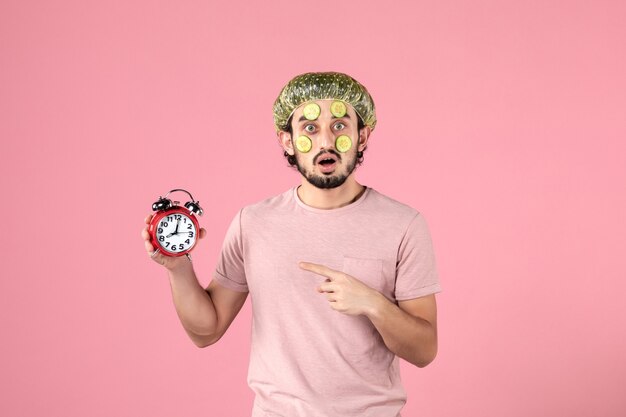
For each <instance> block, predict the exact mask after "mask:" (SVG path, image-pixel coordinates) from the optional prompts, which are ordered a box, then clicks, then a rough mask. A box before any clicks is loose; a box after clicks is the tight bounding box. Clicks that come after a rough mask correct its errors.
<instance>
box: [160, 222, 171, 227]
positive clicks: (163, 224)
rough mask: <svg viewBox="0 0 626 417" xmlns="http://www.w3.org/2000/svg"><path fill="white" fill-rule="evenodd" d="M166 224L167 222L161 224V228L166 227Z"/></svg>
mask: <svg viewBox="0 0 626 417" xmlns="http://www.w3.org/2000/svg"><path fill="white" fill-rule="evenodd" d="M168 224H169V223H168V222H161V227H167V225H168Z"/></svg>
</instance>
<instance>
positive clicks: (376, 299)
mask: <svg viewBox="0 0 626 417" xmlns="http://www.w3.org/2000/svg"><path fill="white" fill-rule="evenodd" d="M389 304H391V301H389V300H388V299H387V297H385V296H384V295H383V294H382V293H380V292H379V291H376V290H372V296H371V302H370V305H369V308H368V309H367V311H366V312H365V315H366V316H367V317H369V319H370V320H374V319H377V318H380V317H381V316H382V314H383V311H384V309H385V308H387V307H389Z"/></svg>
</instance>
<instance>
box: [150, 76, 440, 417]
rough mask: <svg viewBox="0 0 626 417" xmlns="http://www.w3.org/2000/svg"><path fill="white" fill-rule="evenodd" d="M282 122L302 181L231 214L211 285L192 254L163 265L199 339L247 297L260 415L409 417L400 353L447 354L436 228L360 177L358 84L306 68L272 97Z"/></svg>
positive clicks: (368, 118) (367, 106)
mask: <svg viewBox="0 0 626 417" xmlns="http://www.w3.org/2000/svg"><path fill="white" fill-rule="evenodd" d="M274 121H275V125H276V129H277V136H278V140H279V143H280V145H281V146H282V148H283V150H284V155H285V156H286V157H287V159H288V161H289V163H290V164H292V165H294V166H295V167H296V168H297V169H298V171H299V172H300V173H301V175H302V182H301V184H300V185H299V186H294V187H293V188H291V189H289V190H287V191H285V192H284V193H282V194H279V195H277V196H274V197H271V198H268V199H266V200H264V201H261V202H258V203H255V204H251V205H248V206H246V207H244V208H242V209H241V210H240V211H239V212H238V213H237V214H236V215H235V217H234V219H233V220H232V222H231V224H230V227H229V228H228V231H227V233H226V237H225V240H224V243H223V247H222V252H221V257H220V260H219V262H218V265H217V268H216V270H215V272H214V274H213V278H214V279H213V280H212V282H211V283H210V284H209V286H208V287H207V288H206V290H203V289H202V287H201V286H200V285H199V283H198V280H197V278H196V276H195V274H194V271H193V267H192V264H191V262H189V260H188V259H187V258H184V257H181V258H166V257H163V256H162V255H160V254H157V255H156V256H153V259H154V260H155V261H157V262H159V263H160V264H162V265H164V266H165V267H166V268H167V269H168V271H169V276H170V283H171V287H172V293H173V298H174V303H175V306H176V310H177V312H178V315H179V317H180V319H181V322H182V324H183V326H184V328H185V330H186V331H187V333H188V334H189V336H190V338H191V339H192V340H193V341H194V343H196V345H198V346H200V347H205V346H209V345H211V344H213V343H215V342H217V341H218V340H219V339H220V338H221V337H222V336H223V335H224V333H225V332H226V330H227V329H228V327H229V326H230V324H231V323H232V321H233V320H234V318H235V316H236V315H237V313H238V312H239V310H240V309H241V307H242V306H243V304H244V302H245V300H246V297H247V295H248V293H250V294H251V296H252V312H253V320H252V347H251V356H250V367H249V373H248V384H249V386H250V388H251V389H252V390H253V391H254V392H255V394H256V397H255V401H254V406H253V411H252V415H253V417H262V416H284V417H296V416H298V417H313V416H315V417H317V416H328V417H336V416H342V417H347V416H360V417H363V416H376V417H399V416H400V410H401V409H402V407H403V406H404V404H405V402H406V392H405V390H404V388H403V386H402V383H401V380H400V374H399V363H398V357H401V358H403V359H405V360H407V361H408V362H410V363H412V364H414V365H416V366H418V367H420V368H421V367H424V366H426V365H428V364H429V363H430V362H431V361H432V360H433V359H434V358H435V356H436V353H437V317H436V315H437V314H436V302H435V295H434V294H435V293H438V292H440V291H441V287H440V284H439V279H438V274H437V270H436V265H435V258H434V254H433V249H432V243H431V238H430V234H429V231H428V227H427V224H426V222H425V220H424V218H423V216H422V215H420V214H419V212H418V211H417V210H415V209H413V208H411V207H409V206H407V205H405V204H402V203H400V202H398V201H396V200H393V199H391V198H389V197H386V196H384V195H383V194H381V193H379V192H378V191H376V190H374V189H372V188H370V187H367V186H364V185H361V184H359V183H358V182H357V181H356V178H355V176H354V171H355V168H356V166H357V165H358V164H359V163H360V161H361V158H362V157H363V151H365V149H366V146H367V141H368V139H369V136H370V133H371V132H372V131H373V130H374V127H375V125H376V115H375V107H374V102H373V100H372V98H371V96H370V94H369V93H368V92H367V90H366V89H365V87H363V86H362V85H361V84H359V83H358V82H357V81H356V80H354V79H353V78H351V77H349V76H348V75H345V74H341V73H334V72H333V73H306V74H302V75H299V76H297V77H295V78H294V79H292V80H291V81H290V82H289V83H288V84H287V85H286V86H285V87H284V88H283V89H282V91H281V93H280V95H279V97H278V98H277V99H276V102H275V103H274ZM149 221H150V217H148V218H147V219H146V223H148V222H149ZM205 234H206V232H205V231H204V230H201V234H200V237H201V238H202V237H204V235H205ZM143 236H144V239H146V250H147V251H148V253H149V254H153V250H154V248H152V246H151V245H150V243H149V241H148V236H147V230H146V229H144V231H143Z"/></svg>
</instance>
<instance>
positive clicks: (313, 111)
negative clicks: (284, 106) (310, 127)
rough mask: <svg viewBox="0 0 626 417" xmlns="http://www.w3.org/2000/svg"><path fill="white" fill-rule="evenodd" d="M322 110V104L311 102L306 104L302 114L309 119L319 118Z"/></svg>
mask: <svg viewBox="0 0 626 417" xmlns="http://www.w3.org/2000/svg"><path fill="white" fill-rule="evenodd" d="M320 112H321V110H320V106H318V105H317V103H309V104H307V105H306V106H304V109H303V110H302V114H303V115H304V117H306V118H307V120H315V119H317V118H318V117H319V116H320Z"/></svg>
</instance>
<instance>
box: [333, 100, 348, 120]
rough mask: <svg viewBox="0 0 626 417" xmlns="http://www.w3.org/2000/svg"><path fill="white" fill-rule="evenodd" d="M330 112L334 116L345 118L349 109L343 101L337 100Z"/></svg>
mask: <svg viewBox="0 0 626 417" xmlns="http://www.w3.org/2000/svg"><path fill="white" fill-rule="evenodd" d="M330 112H331V113H332V114H333V116H336V117H343V116H345V115H346V113H347V112H348V109H346V105H345V104H344V103H343V101H339V100H336V101H333V103H332V104H331V105H330Z"/></svg>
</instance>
